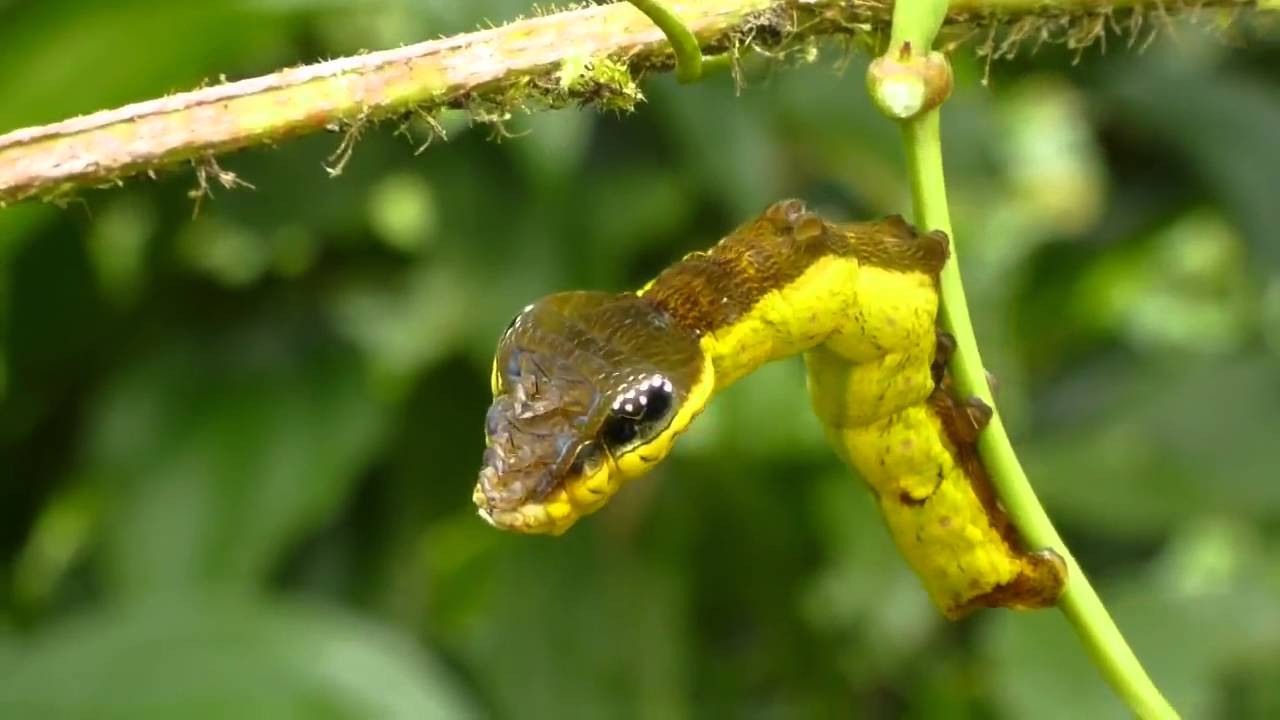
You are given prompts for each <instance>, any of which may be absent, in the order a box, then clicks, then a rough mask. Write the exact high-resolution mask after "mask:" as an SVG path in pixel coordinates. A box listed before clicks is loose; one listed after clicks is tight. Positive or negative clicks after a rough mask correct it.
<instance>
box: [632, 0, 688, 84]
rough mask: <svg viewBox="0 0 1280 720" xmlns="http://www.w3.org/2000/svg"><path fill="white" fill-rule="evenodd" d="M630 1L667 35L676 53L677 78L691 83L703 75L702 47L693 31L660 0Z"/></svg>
mask: <svg viewBox="0 0 1280 720" xmlns="http://www.w3.org/2000/svg"><path fill="white" fill-rule="evenodd" d="M630 2H631V4H632V5H635V6H636V9H637V10H639V11H640V12H642V13H644V14H645V15H648V16H649V19H650V20H652V21H653V24H654V25H657V26H658V29H659V30H661V31H662V34H663V35H666V36H667V41H668V42H670V43H671V51H672V52H674V53H675V55H676V79H677V80H679V81H680V82H682V83H691V82H693V81H695V80H697V79H698V78H700V77H702V48H701V47H699V46H698V38H697V37H695V36H694V34H693V31H692V30H690V29H689V27H688V26H687V25H685V24H684V23H683V22H681V21H680V18H678V17H676V14H675V13H673V12H672V11H671V9H670V8H668V7H667V6H666V5H665V4H663V3H661V2H659V1H658V0H630Z"/></svg>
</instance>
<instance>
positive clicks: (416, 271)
mask: <svg viewBox="0 0 1280 720" xmlns="http://www.w3.org/2000/svg"><path fill="white" fill-rule="evenodd" d="M451 270H453V268H450V267H448V266H441V265H437V264H433V263H420V264H419V265H417V266H415V267H414V268H413V269H412V270H411V271H410V272H408V273H405V274H404V275H403V276H402V277H401V278H399V279H398V280H397V281H395V282H390V283H388V282H387V281H386V279H385V278H377V279H370V280H368V281H356V282H352V283H350V284H348V285H347V286H346V287H345V288H344V289H343V290H342V291H341V292H339V293H335V296H334V299H333V316H334V321H335V324H336V325H337V327H338V331H339V332H340V333H342V334H343V335H344V336H345V337H347V338H348V339H350V340H351V341H352V342H354V343H355V344H356V345H357V346H358V347H359V348H360V349H361V350H362V351H363V352H364V353H365V356H366V358H367V361H368V363H369V367H370V369H371V372H372V376H373V379H374V381H375V382H376V383H377V386H378V388H379V390H380V391H381V392H383V393H384V394H385V395H386V396H388V397H399V396H400V395H402V394H403V393H404V392H405V391H406V390H407V389H408V388H409V386H410V383H411V382H412V381H413V379H414V378H415V377H417V376H418V374H419V373H421V372H422V371H423V370H425V369H427V368H428V367H430V365H431V364H432V363H434V362H436V361H438V360H440V359H442V358H443V357H444V354H445V353H446V352H447V351H448V350H449V349H450V348H451V347H452V346H453V343H454V341H455V338H456V337H457V336H458V334H459V333H460V332H461V331H462V328H463V326H464V324H465V323H466V321H467V320H468V313H467V297H468V294H469V293H468V291H469V290H470V288H468V287H465V286H463V285H461V284H460V283H459V282H458V279H457V274H456V273H454V272H450V271H451Z"/></svg>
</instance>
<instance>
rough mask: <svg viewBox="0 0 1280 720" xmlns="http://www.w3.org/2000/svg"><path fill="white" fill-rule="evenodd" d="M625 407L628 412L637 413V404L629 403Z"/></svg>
mask: <svg viewBox="0 0 1280 720" xmlns="http://www.w3.org/2000/svg"><path fill="white" fill-rule="evenodd" d="M623 407H625V408H626V410H627V412H635V411H636V406H635V403H627V404H626V405H624V406H623Z"/></svg>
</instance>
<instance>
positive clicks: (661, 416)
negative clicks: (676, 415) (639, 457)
mask: <svg viewBox="0 0 1280 720" xmlns="http://www.w3.org/2000/svg"><path fill="white" fill-rule="evenodd" d="M673 404H674V397H673V388H672V386H671V382H670V381H669V380H667V379H666V378H664V377H662V376H661V375H653V376H651V377H647V378H645V379H644V380H642V381H641V382H640V383H639V384H637V385H636V386H635V387H633V388H631V389H630V390H628V391H627V392H626V393H624V394H623V395H621V396H620V397H618V398H617V399H616V400H614V403H613V408H612V410H611V411H610V413H609V417H608V418H606V419H605V421H604V426H603V427H601V429H600V441H601V442H602V443H603V444H604V446H605V447H606V448H608V449H609V450H610V451H611V452H615V453H616V452H619V451H623V450H626V449H628V448H630V447H632V446H634V445H637V444H641V443H645V442H648V441H649V440H652V439H653V438H654V437H655V436H656V435H658V433H660V432H662V430H663V429H665V428H666V426H667V425H668V424H670V422H671V410H672V405H673Z"/></svg>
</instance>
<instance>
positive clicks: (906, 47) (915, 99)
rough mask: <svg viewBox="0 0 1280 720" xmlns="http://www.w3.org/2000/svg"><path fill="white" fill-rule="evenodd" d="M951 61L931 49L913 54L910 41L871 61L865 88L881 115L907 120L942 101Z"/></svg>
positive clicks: (948, 91) (948, 86)
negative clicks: (926, 53) (926, 52)
mask: <svg viewBox="0 0 1280 720" xmlns="http://www.w3.org/2000/svg"><path fill="white" fill-rule="evenodd" d="M951 85H952V78H951V63H949V62H947V56H946V55H943V54H942V53H940V52H937V51H933V52H930V53H929V54H928V55H916V54H913V53H912V51H911V43H909V42H904V43H902V45H901V46H899V47H898V49H897V50H896V51H895V50H893V49H890V50H889V52H887V53H885V54H884V55H881V56H880V57H878V58H876V59H875V60H872V61H871V66H870V67H869V68H867V91H868V92H870V93H871V99H872V100H873V101H874V102H875V104H876V106H877V107H879V108H880V111H881V112H883V113H884V114H885V115H888V116H889V117H891V118H893V119H895V120H910V119H912V118H914V117H917V116H919V115H920V114H922V113H925V112H928V111H929V110H932V109H934V108H936V107H938V106H939V105H941V104H942V102H943V101H944V100H946V99H947V97H949V96H950V95H951Z"/></svg>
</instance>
